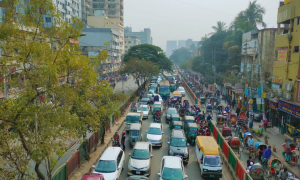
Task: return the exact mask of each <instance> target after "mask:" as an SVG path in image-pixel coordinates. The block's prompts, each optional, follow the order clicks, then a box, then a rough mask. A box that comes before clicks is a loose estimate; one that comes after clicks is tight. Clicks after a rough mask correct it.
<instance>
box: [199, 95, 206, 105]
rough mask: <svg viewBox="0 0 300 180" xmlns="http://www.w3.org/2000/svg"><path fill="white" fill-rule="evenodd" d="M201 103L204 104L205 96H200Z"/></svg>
mask: <svg viewBox="0 0 300 180" xmlns="http://www.w3.org/2000/svg"><path fill="white" fill-rule="evenodd" d="M200 101H201V105H202V104H204V105H206V98H205V97H200Z"/></svg>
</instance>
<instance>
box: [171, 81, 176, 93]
mask: <svg viewBox="0 0 300 180" xmlns="http://www.w3.org/2000/svg"><path fill="white" fill-rule="evenodd" d="M175 90H176V86H175V84H174V83H172V84H170V91H171V92H174V91H175Z"/></svg>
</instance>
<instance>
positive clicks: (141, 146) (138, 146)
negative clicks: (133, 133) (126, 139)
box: [134, 142, 150, 149]
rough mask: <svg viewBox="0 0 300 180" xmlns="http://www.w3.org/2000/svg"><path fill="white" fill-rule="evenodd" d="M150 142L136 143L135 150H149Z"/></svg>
mask: <svg viewBox="0 0 300 180" xmlns="http://www.w3.org/2000/svg"><path fill="white" fill-rule="evenodd" d="M149 144H150V143H148V142H136V143H135V145H134V149H149Z"/></svg>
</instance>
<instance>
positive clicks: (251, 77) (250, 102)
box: [249, 42, 256, 122]
mask: <svg viewBox="0 0 300 180" xmlns="http://www.w3.org/2000/svg"><path fill="white" fill-rule="evenodd" d="M255 56H256V42H254V49H253V60H252V63H251V76H250V99H249V116H250V121H251V122H252V120H253V118H252V117H253V113H252V111H253V107H252V106H253V99H252V86H253V69H254V68H253V64H254V61H255Z"/></svg>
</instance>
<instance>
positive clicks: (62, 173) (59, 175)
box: [52, 163, 68, 180]
mask: <svg viewBox="0 0 300 180" xmlns="http://www.w3.org/2000/svg"><path fill="white" fill-rule="evenodd" d="M55 172H56V173H54V174H53V177H52V180H67V179H68V175H67V163H64V164H63V165H61V166H60V167H59V168H57V170H56V171H55Z"/></svg>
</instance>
